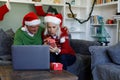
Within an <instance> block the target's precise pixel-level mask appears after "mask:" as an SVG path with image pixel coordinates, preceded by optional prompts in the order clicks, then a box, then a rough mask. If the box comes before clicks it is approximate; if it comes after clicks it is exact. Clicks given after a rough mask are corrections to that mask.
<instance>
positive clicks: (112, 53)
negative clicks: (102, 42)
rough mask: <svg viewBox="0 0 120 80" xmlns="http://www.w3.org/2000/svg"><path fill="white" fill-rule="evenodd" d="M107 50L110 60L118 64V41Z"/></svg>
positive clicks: (119, 52) (119, 56) (119, 51)
mask: <svg viewBox="0 0 120 80" xmlns="http://www.w3.org/2000/svg"><path fill="white" fill-rule="evenodd" d="M107 51H108V54H109V56H110V58H111V59H112V61H113V62H114V63H116V64H120V42H119V43H118V44H116V45H114V46H111V47H109V48H108V49H107Z"/></svg>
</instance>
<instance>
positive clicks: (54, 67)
mask: <svg viewBox="0 0 120 80" xmlns="http://www.w3.org/2000/svg"><path fill="white" fill-rule="evenodd" d="M50 69H51V70H63V64H61V63H55V62H53V63H50Z"/></svg>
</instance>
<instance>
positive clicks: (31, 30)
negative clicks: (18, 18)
mask: <svg viewBox="0 0 120 80" xmlns="http://www.w3.org/2000/svg"><path fill="white" fill-rule="evenodd" d="M38 28H39V25H35V26H27V29H28V31H29V32H30V33H31V34H35V33H37V31H38Z"/></svg>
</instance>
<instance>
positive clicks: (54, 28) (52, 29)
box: [47, 22, 58, 36]
mask: <svg viewBox="0 0 120 80" xmlns="http://www.w3.org/2000/svg"><path fill="white" fill-rule="evenodd" d="M47 30H48V33H49V35H52V36H54V35H56V33H57V30H58V26H57V25H56V24H53V23H51V22H48V23H47Z"/></svg>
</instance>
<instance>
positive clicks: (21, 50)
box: [12, 45, 50, 70]
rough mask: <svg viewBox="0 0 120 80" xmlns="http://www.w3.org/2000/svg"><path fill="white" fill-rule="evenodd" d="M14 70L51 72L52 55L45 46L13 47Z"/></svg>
mask: <svg viewBox="0 0 120 80" xmlns="http://www.w3.org/2000/svg"><path fill="white" fill-rule="evenodd" d="M12 64H13V69H14V70H38V69H39V70H49V69H50V53H49V47H48V46H45V45H12Z"/></svg>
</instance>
